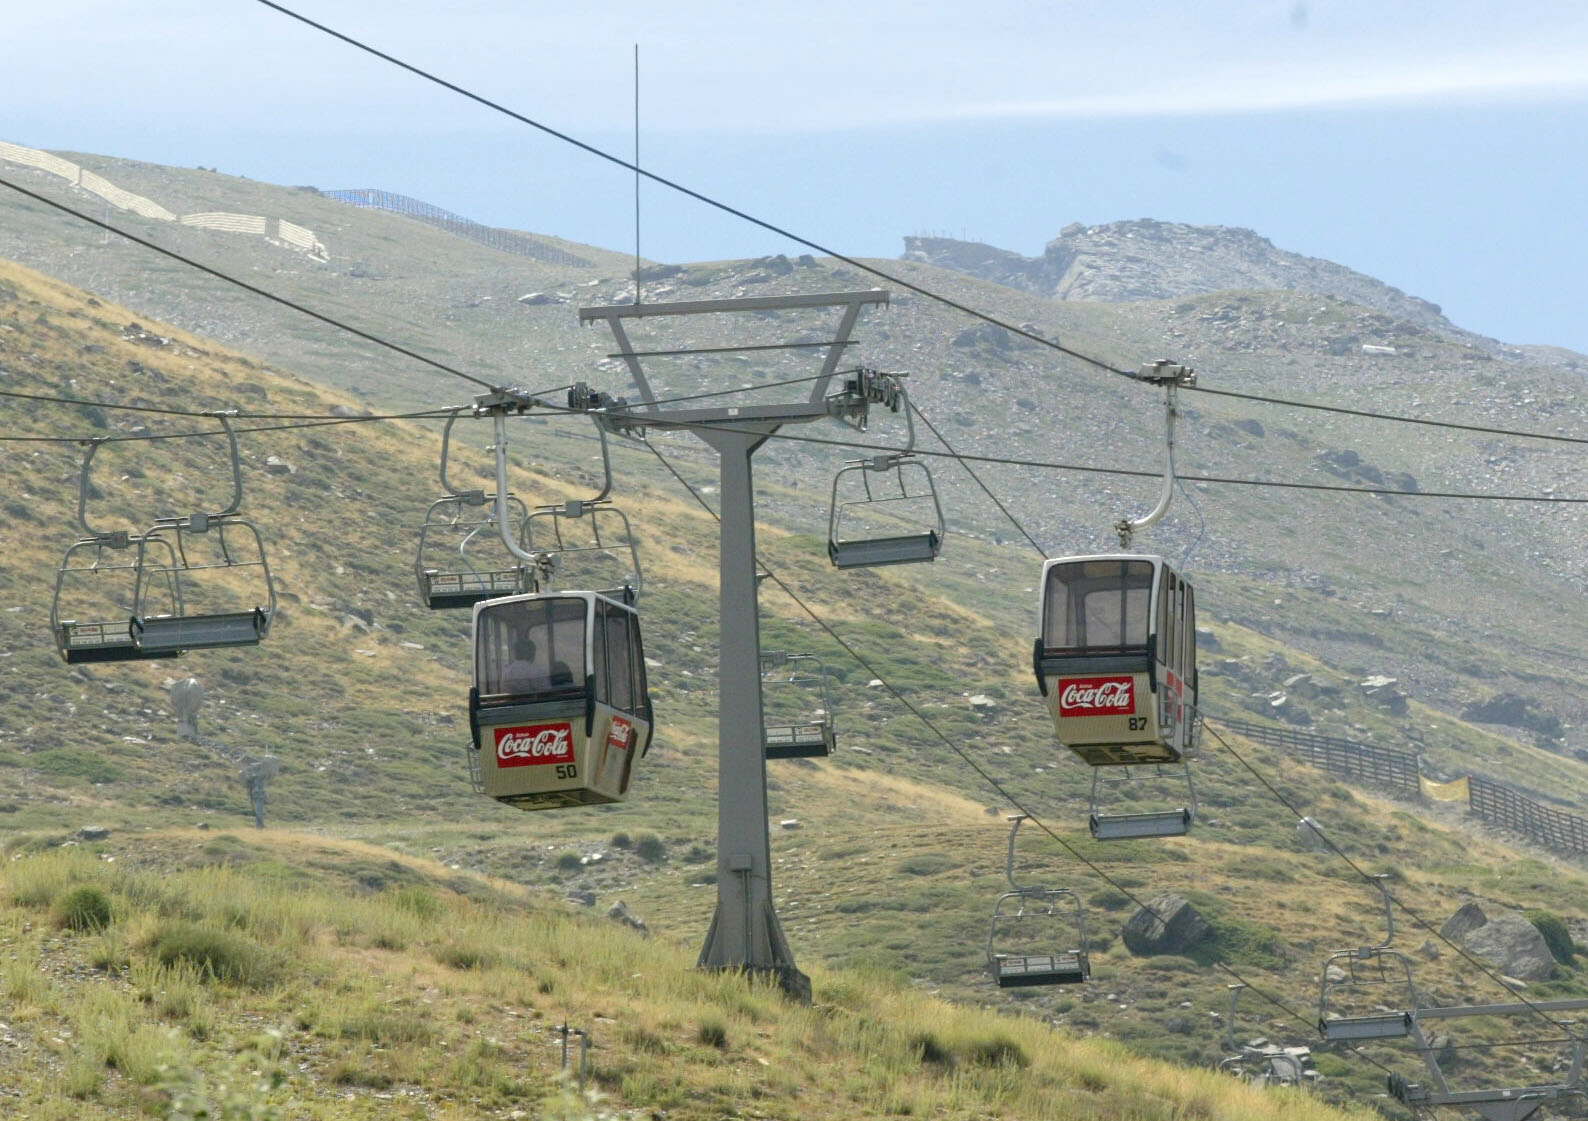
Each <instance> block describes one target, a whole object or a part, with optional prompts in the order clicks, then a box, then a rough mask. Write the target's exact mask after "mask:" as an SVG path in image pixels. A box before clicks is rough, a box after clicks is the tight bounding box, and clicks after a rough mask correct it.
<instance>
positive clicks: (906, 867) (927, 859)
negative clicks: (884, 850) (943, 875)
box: [899, 852, 958, 876]
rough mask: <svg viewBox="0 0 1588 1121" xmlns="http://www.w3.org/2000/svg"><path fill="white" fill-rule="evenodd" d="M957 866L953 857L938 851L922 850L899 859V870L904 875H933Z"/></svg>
mask: <svg viewBox="0 0 1588 1121" xmlns="http://www.w3.org/2000/svg"><path fill="white" fill-rule="evenodd" d="M956 867H958V864H957V863H956V862H955V860H954V858H953V857H951V856H946V855H944V854H943V853H940V852H924V853H920V854H918V855H916V856H908V857H905V858H904V859H903V860H901V861H899V871H901V872H903V873H904V874H905V875H906V876H935V875H936V874H937V873H939V872H947V871H948V870H949V869H951V868H956Z"/></svg>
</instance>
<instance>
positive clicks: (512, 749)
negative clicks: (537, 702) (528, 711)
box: [496, 720, 573, 767]
mask: <svg viewBox="0 0 1588 1121" xmlns="http://www.w3.org/2000/svg"><path fill="white" fill-rule="evenodd" d="M572 762H573V725H572V724H570V723H568V721H566V720H564V721H561V722H560V723H557V724H526V725H524V726H522V727H518V728H498V729H496V765H497V766H498V767H533V766H536V765H537V764H540V763H572Z"/></svg>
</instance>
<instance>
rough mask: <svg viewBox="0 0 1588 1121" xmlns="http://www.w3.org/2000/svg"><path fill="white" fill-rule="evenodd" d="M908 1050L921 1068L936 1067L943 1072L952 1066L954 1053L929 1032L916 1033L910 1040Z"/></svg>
mask: <svg viewBox="0 0 1588 1121" xmlns="http://www.w3.org/2000/svg"><path fill="white" fill-rule="evenodd" d="M910 1050H911V1051H913V1052H914V1053H915V1057H916V1059H917V1060H918V1061H919V1062H920V1063H921V1065H923V1066H937V1067H942V1068H943V1069H944V1070H950V1069H952V1068H953V1066H954V1052H953V1051H951V1050H949V1048H948V1047H947V1046H945V1045H944V1043H943V1041H942V1040H940V1039H938V1038H937V1036H936V1035H934V1034H933V1033H931V1032H929V1031H923V1032H918V1033H917V1034H916V1035H915V1037H914V1038H912V1039H911V1040H910Z"/></svg>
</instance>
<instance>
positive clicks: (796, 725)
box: [761, 651, 838, 759]
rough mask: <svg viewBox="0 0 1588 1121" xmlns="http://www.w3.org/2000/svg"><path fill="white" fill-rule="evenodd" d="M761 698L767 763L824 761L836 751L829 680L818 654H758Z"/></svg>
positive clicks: (763, 742)
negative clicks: (795, 760) (796, 760)
mask: <svg viewBox="0 0 1588 1121" xmlns="http://www.w3.org/2000/svg"><path fill="white" fill-rule="evenodd" d="M761 697H762V703H763V704H764V706H765V710H766V711H765V716H764V719H763V726H762V727H763V735H762V744H763V747H764V749H765V751H766V757H767V758H768V759H813V758H822V757H824V756H828V755H831V754H832V753H833V751H834V750H835V749H836V747H837V742H838V740H837V731H836V730H835V727H834V724H833V700H832V689H831V677H830V676H829V674H828V672H827V667H826V666H824V665H823V664H822V661H821V659H820V658H818V657H816V655H814V654H785V653H783V652H781V651H778V652H774V653H766V654H762V655H761Z"/></svg>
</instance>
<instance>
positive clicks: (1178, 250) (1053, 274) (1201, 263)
mask: <svg viewBox="0 0 1588 1121" xmlns="http://www.w3.org/2000/svg"><path fill="white" fill-rule="evenodd" d="M904 257H905V259H906V260H910V261H925V262H928V263H930V264H934V265H938V266H941V267H943V268H949V269H954V270H956V271H958V272H964V273H969V274H970V275H972V276H979V277H981V278H983V279H985V280H992V281H996V282H997V283H999V284H1007V285H1009V286H1010V287H1012V288H1022V289H1025V290H1026V291H1028V292H1037V293H1040V294H1042V295H1044V296H1052V297H1053V298H1055V299H1060V300H1098V301H1103V302H1106V303H1123V302H1128V301H1131V300H1171V299H1181V298H1184V297H1186V296H1198V295H1203V294H1206V293H1208V292H1222V291H1228V290H1230V289H1260V290H1276V289H1277V290H1289V291H1298V292H1313V293H1316V294H1318V295H1320V296H1334V297H1337V298H1339V299H1342V300H1346V301H1348V302H1349V303H1353V304H1357V305H1359V306H1361V307H1365V308H1372V309H1374V310H1376V311H1382V312H1385V313H1387V314H1389V315H1392V316H1394V317H1395V318H1396V319H1400V320H1404V321H1406V322H1408V323H1415V324H1417V325H1418V326H1421V327H1424V328H1427V329H1430V330H1435V331H1451V330H1454V328H1453V327H1452V325H1451V323H1450V321H1449V320H1447V319H1446V318H1445V317H1444V315H1443V313H1442V312H1441V311H1440V309H1439V306H1438V305H1437V304H1432V303H1429V302H1428V301H1427V300H1422V299H1418V298H1417V297H1416V296H1408V295H1407V294H1406V293H1405V292H1402V291H1401V290H1400V289H1398V288H1393V287H1391V286H1390V285H1388V284H1385V283H1383V282H1382V281H1379V280H1374V279H1373V278H1372V277H1370V276H1366V275H1364V274H1362V273H1359V272H1356V271H1354V270H1352V269H1348V268H1346V267H1345V266H1343V265H1337V264H1335V263H1334V262H1333V261H1325V260H1321V259H1320V258H1317V257H1306V256H1303V255H1302V254H1300V253H1292V252H1290V251H1289V250H1285V249H1280V248H1278V247H1276V246H1275V245H1274V243H1273V242H1271V241H1269V240H1268V239H1267V238H1266V237H1263V236H1262V235H1260V234H1258V233H1256V232H1255V231H1253V230H1248V229H1242V228H1240V227H1237V226H1191V225H1187V224H1185V223H1183V222H1159V221H1156V220H1154V219H1151V218H1141V219H1137V220H1136V221H1130V222H1109V223H1107V224H1105V225H1101V226H1083V225H1082V224H1081V223H1079V222H1073V223H1071V224H1070V225H1068V226H1065V227H1064V229H1062V230H1061V231H1059V236H1058V237H1056V238H1054V239H1053V240H1052V241H1050V242H1048V245H1047V248H1046V249H1045V250H1044V251H1043V254H1042V256H1040V257H1022V256H1021V255H1020V254H1018V253H1011V252H1010V251H1009V250H1007V249H999V248H997V247H995V246H991V245H983V244H981V243H978V242H968V241H957V240H955V239H953V238H946V237H907V238H905V239H904Z"/></svg>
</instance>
